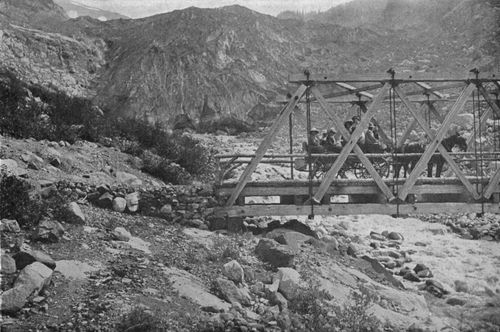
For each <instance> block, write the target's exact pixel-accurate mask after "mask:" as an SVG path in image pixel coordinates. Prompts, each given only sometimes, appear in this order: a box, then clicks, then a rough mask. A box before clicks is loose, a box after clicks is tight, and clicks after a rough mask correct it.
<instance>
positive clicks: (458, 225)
mask: <svg viewBox="0 0 500 332" xmlns="http://www.w3.org/2000/svg"><path fill="white" fill-rule="evenodd" d="M422 219H424V220H428V221H430V222H439V223H442V224H444V225H446V226H448V227H450V228H451V229H452V230H453V231H454V232H455V233H457V234H459V235H460V236H461V237H462V238H464V239H470V240H479V239H480V240H486V241H500V217H499V216H498V215H494V214H491V213H485V214H484V215H483V216H477V215H476V214H473V213H470V214H466V215H463V216H461V217H459V218H457V217H456V216H447V215H432V216H425V217H422Z"/></svg>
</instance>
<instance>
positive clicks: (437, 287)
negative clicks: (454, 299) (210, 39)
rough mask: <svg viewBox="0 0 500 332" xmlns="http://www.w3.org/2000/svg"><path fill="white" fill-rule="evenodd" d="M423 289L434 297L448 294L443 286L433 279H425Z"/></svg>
mask: <svg viewBox="0 0 500 332" xmlns="http://www.w3.org/2000/svg"><path fill="white" fill-rule="evenodd" d="M423 289H425V290H426V291H428V292H429V293H431V294H432V295H434V296H436V297H443V295H447V294H449V292H448V291H447V290H446V289H445V288H444V286H443V285H442V284H441V283H440V282H439V281H436V280H434V279H430V280H426V281H425V286H424V288H423Z"/></svg>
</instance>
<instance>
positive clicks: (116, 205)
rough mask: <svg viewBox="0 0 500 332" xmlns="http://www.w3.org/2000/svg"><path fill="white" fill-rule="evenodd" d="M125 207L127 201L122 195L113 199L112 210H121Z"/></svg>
mask: <svg viewBox="0 0 500 332" xmlns="http://www.w3.org/2000/svg"><path fill="white" fill-rule="evenodd" d="M126 208H127V201H126V200H125V198H123V197H115V199H113V211H116V212H123V211H125V209H126Z"/></svg>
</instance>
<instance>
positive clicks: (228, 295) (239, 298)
mask: <svg viewBox="0 0 500 332" xmlns="http://www.w3.org/2000/svg"><path fill="white" fill-rule="evenodd" d="M215 282H216V285H217V289H218V290H219V291H220V293H221V294H222V296H223V298H224V299H225V300H226V301H228V302H230V303H240V304H242V305H244V306H250V305H251V298H250V294H249V293H248V289H246V288H238V286H236V285H235V284H234V282H232V281H230V280H227V279H223V278H217V279H216V280H215Z"/></svg>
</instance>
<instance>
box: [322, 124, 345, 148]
mask: <svg viewBox="0 0 500 332" xmlns="http://www.w3.org/2000/svg"><path fill="white" fill-rule="evenodd" d="M336 134H337V132H336V131H335V129H334V128H330V129H328V131H327V132H326V138H325V141H324V143H323V145H324V147H325V149H326V151H328V152H339V151H340V150H341V149H342V145H341V144H340V142H338V141H337V140H336V139H335V135H336Z"/></svg>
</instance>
